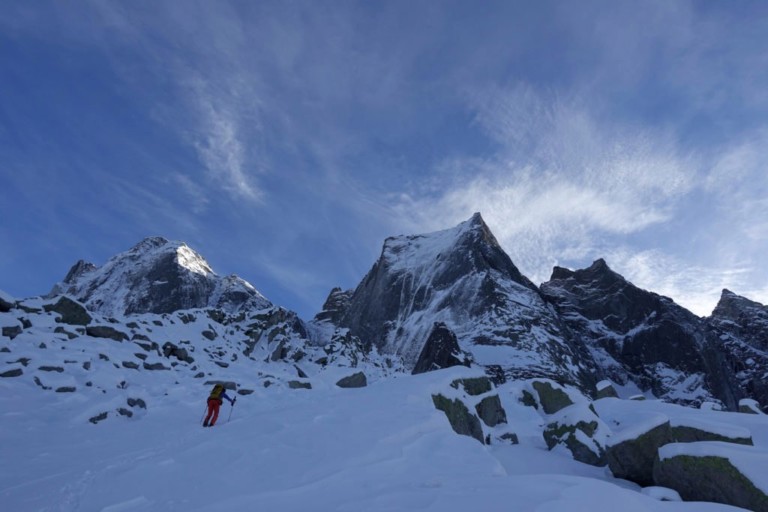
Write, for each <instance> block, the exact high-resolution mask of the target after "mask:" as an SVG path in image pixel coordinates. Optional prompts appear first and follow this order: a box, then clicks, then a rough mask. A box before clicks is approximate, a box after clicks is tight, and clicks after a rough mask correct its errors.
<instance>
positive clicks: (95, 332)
mask: <svg viewBox="0 0 768 512" xmlns="http://www.w3.org/2000/svg"><path fill="white" fill-rule="evenodd" d="M85 333H86V334H87V335H88V336H92V337H94V338H108V339H111V340H115V341H127V340H128V335H127V334H125V333H124V332H122V331H118V330H117V329H115V328H114V327H110V326H108V325H92V326H89V327H86V328H85Z"/></svg>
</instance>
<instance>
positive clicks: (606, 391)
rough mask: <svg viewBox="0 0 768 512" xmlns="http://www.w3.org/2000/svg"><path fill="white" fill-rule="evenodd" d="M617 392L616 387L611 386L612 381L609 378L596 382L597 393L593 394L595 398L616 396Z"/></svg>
mask: <svg viewBox="0 0 768 512" xmlns="http://www.w3.org/2000/svg"><path fill="white" fill-rule="evenodd" d="M618 397H619V394H618V393H617V392H616V388H614V387H613V382H611V381H609V380H601V381H600V382H598V383H597V393H596V394H595V400H600V399H601V398H618Z"/></svg>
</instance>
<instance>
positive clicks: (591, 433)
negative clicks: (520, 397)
mask: <svg viewBox="0 0 768 512" xmlns="http://www.w3.org/2000/svg"><path fill="white" fill-rule="evenodd" d="M608 435H609V432H608V426H607V425H606V424H605V423H603V422H602V421H601V420H600V418H599V417H598V416H597V414H596V413H595V411H594V410H593V408H592V407H591V406H589V405H587V404H586V403H579V404H575V405H571V406H569V407H567V408H565V409H563V410H562V411H560V412H559V413H558V414H557V415H556V417H555V421H553V422H551V423H549V424H548V425H547V426H546V428H545V429H544V441H545V442H546V443H547V447H548V448H549V449H550V450H551V449H553V448H554V447H555V446H557V445H563V446H565V447H566V448H568V450H570V452H571V454H572V455H573V458H574V459H575V460H577V461H579V462H584V463H585V464H590V465H592V466H604V465H605V463H606V459H605V443H606V439H607V437H608Z"/></svg>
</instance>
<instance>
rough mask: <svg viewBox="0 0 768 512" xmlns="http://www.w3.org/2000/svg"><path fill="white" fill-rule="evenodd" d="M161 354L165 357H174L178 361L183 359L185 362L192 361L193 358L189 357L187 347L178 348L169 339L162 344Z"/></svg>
mask: <svg viewBox="0 0 768 512" xmlns="http://www.w3.org/2000/svg"><path fill="white" fill-rule="evenodd" d="M163 355H164V356H165V357H168V358H170V357H175V358H176V359H178V360H179V361H184V362H186V363H193V362H194V361H195V360H194V359H192V358H191V357H189V353H188V352H187V349H185V348H180V347H178V346H176V345H174V344H173V343H171V342H170V341H168V342H166V343H164V344H163Z"/></svg>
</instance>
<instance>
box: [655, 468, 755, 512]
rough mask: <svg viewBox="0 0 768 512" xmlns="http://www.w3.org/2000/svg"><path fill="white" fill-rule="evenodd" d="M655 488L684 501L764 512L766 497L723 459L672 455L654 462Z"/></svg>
mask: <svg viewBox="0 0 768 512" xmlns="http://www.w3.org/2000/svg"><path fill="white" fill-rule="evenodd" d="M653 476H654V480H655V482H656V485H660V486H663V487H669V488H671V489H675V490H676V491H677V492H678V493H679V494H680V496H681V497H682V498H683V499H684V500H686V501H712V502H715V503H725V504H728V505H733V506H736V507H742V508H745V509H747V510H753V511H755V512H767V511H768V495H766V493H765V492H763V491H762V490H760V489H758V488H757V486H755V484H754V483H753V482H752V481H751V480H750V479H749V478H748V477H747V476H745V475H744V474H743V473H742V472H741V471H740V470H739V469H738V468H737V467H736V466H735V465H734V464H733V463H732V462H731V461H730V460H729V459H728V458H727V457H720V456H705V455H702V456H697V455H687V454H686V455H675V456H670V457H661V458H659V459H657V461H656V464H655V466H654V469H653Z"/></svg>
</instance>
